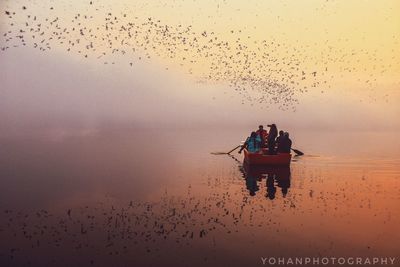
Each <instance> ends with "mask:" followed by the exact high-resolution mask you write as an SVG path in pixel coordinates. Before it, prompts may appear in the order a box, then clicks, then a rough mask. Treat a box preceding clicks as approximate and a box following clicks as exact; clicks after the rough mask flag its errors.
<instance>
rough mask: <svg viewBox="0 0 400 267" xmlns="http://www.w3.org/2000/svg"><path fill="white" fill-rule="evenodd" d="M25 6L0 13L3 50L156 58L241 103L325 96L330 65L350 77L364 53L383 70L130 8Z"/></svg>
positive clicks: (337, 53)
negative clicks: (230, 92) (365, 60)
mask: <svg viewBox="0 0 400 267" xmlns="http://www.w3.org/2000/svg"><path fill="white" fill-rule="evenodd" d="M27 3H31V5H35V8H32V6H29V5H27V4H26V5H21V6H20V7H19V8H18V9H15V8H13V9H7V8H6V9H5V10H4V11H3V14H2V16H3V18H2V20H1V21H2V23H4V24H5V27H2V28H3V29H5V31H6V32H4V33H3V34H2V37H3V39H2V40H1V43H0V46H1V50H2V51H6V50H8V49H10V48H16V47H20V46H32V47H34V48H37V49H39V50H41V51H47V50H50V49H54V48H57V49H63V50H64V49H65V50H66V51H67V52H70V53H76V54H78V55H81V56H82V57H84V58H94V59H98V60H99V61H100V62H102V63H103V64H115V62H116V58H117V57H118V56H121V57H123V58H128V59H129V58H130V59H131V60H129V63H128V64H129V65H130V66H133V65H134V64H136V62H137V61H138V60H145V59H147V60H148V59H150V58H156V59H157V60H164V61H165V62H171V64H173V65H177V66H179V67H180V68H182V69H184V70H185V71H187V72H188V73H190V74H192V75H194V76H195V77H196V79H198V80H199V81H206V82H211V83H224V84H227V85H229V86H230V87H231V88H233V89H234V90H235V91H236V92H238V93H239V94H240V95H242V96H243V98H242V99H243V103H244V102H246V101H248V102H249V103H251V104H261V105H266V106H268V105H271V104H274V105H278V106H279V107H280V108H282V109H295V105H296V103H297V102H298V94H302V93H306V92H308V91H309V90H320V91H321V92H324V88H325V89H328V88H329V87H330V86H331V85H330V81H331V80H333V79H334V78H335V77H334V75H333V74H332V73H330V72H329V69H330V66H331V65H335V64H337V63H338V62H341V66H342V67H341V69H340V70H341V71H342V72H347V73H351V72H355V71H357V69H356V68H357V67H356V65H354V64H353V65H352V64H350V65H349V62H356V61H357V60H358V61H359V60H360V58H361V57H364V56H365V55H368V56H370V57H371V58H372V60H374V62H375V64H374V72H375V73H376V72H377V70H376V68H383V69H384V68H385V66H381V65H382V64H381V62H380V61H381V60H380V59H379V58H378V56H377V55H376V54H372V55H371V54H368V51H363V50H360V51H356V50H352V51H348V53H347V51H341V50H340V49H335V48H334V47H331V46H330V45H329V43H327V44H326V47H329V51H330V52H329V53H327V54H325V55H320V56H319V57H315V56H314V57H312V56H310V54H309V53H308V52H307V51H310V50H312V49H313V48H312V47H310V45H305V44H296V45H293V44H290V42H281V41H278V40H276V39H275V38H274V37H270V38H269V39H265V40H257V39H253V38H252V37H251V36H245V34H244V33H243V32H242V30H240V29H232V30H229V31H228V35H229V37H227V36H226V34H225V35H223V36H221V35H220V34H218V33H216V32H214V31H212V30H204V31H198V30H195V29H194V27H193V26H191V25H182V24H178V25H169V24H165V23H163V22H162V21H161V20H159V19H157V18H154V17H146V18H142V17H138V16H135V10H130V9H128V8H127V9H126V10H118V11H114V10H112V9H108V8H106V7H104V6H103V5H101V4H98V1H88V3H87V5H86V6H85V8H84V9H83V10H81V12H76V13H72V11H65V10H66V9H68V7H65V8H64V10H59V11H60V12H58V10H57V8H55V7H52V6H47V5H46V6H43V8H42V9H43V10H44V12H41V13H40V14H39V13H38V14H35V13H33V12H32V11H31V10H38V8H37V5H39V3H36V2H35V3H34V2H31V1H28V2H27ZM70 8H71V7H70ZM71 9H73V8H71ZM69 14H70V15H71V17H69ZM4 16H5V17H4ZM305 60H307V61H308V62H314V65H315V66H313V67H311V69H310V67H307V64H303V63H304V61H305ZM397 60H398V59H397ZM380 64H381V65H380ZM364 67H365V66H364ZM365 68H366V67H365ZM167 69H168V67H167ZM382 71H384V70H382ZM371 75H372V77H368V78H367V80H366V81H365V83H366V84H367V85H369V86H372V84H373V82H376V77H373V75H375V74H371ZM371 75H370V76H371Z"/></svg>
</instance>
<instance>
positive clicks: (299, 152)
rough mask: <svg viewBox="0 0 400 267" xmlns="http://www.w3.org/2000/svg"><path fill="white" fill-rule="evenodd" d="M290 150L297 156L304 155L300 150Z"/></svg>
mask: <svg viewBox="0 0 400 267" xmlns="http://www.w3.org/2000/svg"><path fill="white" fill-rule="evenodd" d="M291 150H293V152H294V153H296V155H297V156H303V155H304V153H303V152H301V151H300V150H297V149H294V148H291Z"/></svg>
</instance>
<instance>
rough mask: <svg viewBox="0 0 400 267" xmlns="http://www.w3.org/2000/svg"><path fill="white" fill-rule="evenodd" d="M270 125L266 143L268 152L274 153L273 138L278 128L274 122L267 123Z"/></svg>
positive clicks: (276, 134)
mask: <svg viewBox="0 0 400 267" xmlns="http://www.w3.org/2000/svg"><path fill="white" fill-rule="evenodd" d="M268 127H270V130H269V133H268V138H267V143H268V154H270V155H273V154H275V138H276V137H277V136H278V128H276V125H275V124H270V125H268Z"/></svg>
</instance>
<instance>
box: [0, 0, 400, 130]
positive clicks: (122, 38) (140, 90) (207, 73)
mask: <svg viewBox="0 0 400 267" xmlns="http://www.w3.org/2000/svg"><path fill="white" fill-rule="evenodd" d="M0 12H1V15H0V33H1V37H0V47H2V48H4V49H3V50H1V51H0V67H1V69H2V72H1V74H0V75H1V76H0V79H1V84H2V86H1V91H0V94H1V97H0V122H1V123H3V124H4V125H9V126H10V127H11V126H12V127H17V128H18V127H20V126H21V125H27V123H26V122H29V123H28V124H32V125H37V124H38V123H37V122H40V123H44V122H46V123H44V124H53V123H55V124H63V122H65V123H66V121H68V122H69V123H72V122H74V123H75V122H78V121H79V123H78V124H79V125H90V126H94V125H98V124H102V123H103V122H104V121H107V122H110V121H114V122H115V123H129V124H130V123H134V124H135V123H138V124H141V125H154V124H160V125H175V126H176V125H182V124H183V125H188V124H193V123H194V124H199V125H214V126H215V125H224V126H228V125H238V124H240V125H249V124H253V123H258V121H263V120H266V121H275V122H277V123H280V124H283V125H290V127H302V128H304V127H306V128H312V129H324V128H326V129H336V128H341V127H342V126H345V127H348V128H349V129H355V130H358V129H362V130H377V129H383V130H394V129H399V128H400V122H399V120H398V116H399V115H400V108H399V105H398V103H399V100H400V75H399V74H400V50H399V49H398V47H400V17H399V16H398V14H399V13H400V3H399V1H256V0H251V1H238V0H235V1H217V0H214V1H211V0H205V1H193V0H192V1H185V0H182V1H179V0H176V1H105V0H100V1H96V0H94V1H92V2H90V1H57V2H53V1H33V0H32V1H8V0H6V1H2V2H1V3H0ZM14 13H15V14H14ZM110 14H111V15H110ZM85 16H86V17H85ZM107 18H108V19H109V20H106V19H107ZM110 22H112V23H111V24H109V23H110ZM130 23H133V24H131V25H134V26H133V28H132V30H131V31H127V30H121V29H126V27H127V25H130ZM154 23H155V24H157V26H154ZM38 24H40V25H38ZM121 27H123V28H121ZM159 29H162V30H159ZM81 30H82V31H81ZM131 33H133V34H134V37H131V36H129V35H130V34H131ZM21 35H23V36H24V37H23V39H24V43H25V44H23V43H22V42H21V39H22V38H20V37H18V36H21ZM32 35H35V37H34V38H32ZM128 36H129V37H128ZM58 37H60V39H57V38H58ZM176 38H178V39H176ZM194 38H195V42H194V41H193V44H192V43H190V42H191V41H192V40H194ZM77 39H79V41H77ZM177 40H178V41H177ZM110 41H112V44H111V45H110ZM61 42H62V43H61ZM71 43H73V44H74V45H71ZM46 44H47V45H46ZM41 47H43V48H44V50H45V51H41ZM200 50H201V51H200ZM238 51H239V52H240V53H238ZM249 81H251V82H252V84H251V85H249V84H248V83H249ZM234 82H236V86H235V85H232V83H234ZM272 83H273V84H278V86H277V87H276V88H273V89H268V87H269V86H270V85H271V84H272ZM242 87H243V88H242ZM238 88H239V89H238ZM40 123H39V124H40ZM74 123H73V124H74ZM10 127H8V128H10ZM12 127H11V128H12Z"/></svg>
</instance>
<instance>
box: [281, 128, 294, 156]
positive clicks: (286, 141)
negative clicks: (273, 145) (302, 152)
mask: <svg viewBox="0 0 400 267" xmlns="http://www.w3.org/2000/svg"><path fill="white" fill-rule="evenodd" d="M291 149H292V140H290V138H289V133H288V132H285V133H284V135H283V138H282V139H281V141H280V142H279V143H278V152H279V153H290V150H291Z"/></svg>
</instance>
